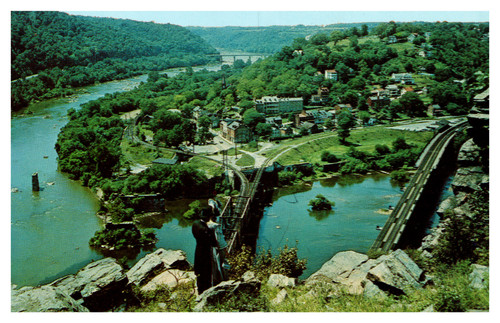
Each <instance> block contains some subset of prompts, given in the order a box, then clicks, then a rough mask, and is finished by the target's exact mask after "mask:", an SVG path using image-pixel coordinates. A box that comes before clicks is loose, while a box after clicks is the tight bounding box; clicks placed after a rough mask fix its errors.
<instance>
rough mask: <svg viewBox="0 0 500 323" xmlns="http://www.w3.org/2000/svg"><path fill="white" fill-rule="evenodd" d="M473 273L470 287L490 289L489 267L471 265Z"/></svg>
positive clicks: (470, 277) (470, 276)
mask: <svg viewBox="0 0 500 323" xmlns="http://www.w3.org/2000/svg"><path fill="white" fill-rule="evenodd" d="M471 267H472V272H471V273H470V275H469V279H470V284H469V286H470V287H472V288H475V289H483V288H488V278H489V273H490V269H489V267H486V266H482V265H478V264H473V265H471Z"/></svg>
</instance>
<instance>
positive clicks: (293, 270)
mask: <svg viewBox="0 0 500 323" xmlns="http://www.w3.org/2000/svg"><path fill="white" fill-rule="evenodd" d="M297 251H298V249H297V248H296V247H293V248H290V247H288V245H285V246H284V247H283V248H280V249H279V253H278V254H277V255H275V256H273V255H272V253H271V250H267V251H264V252H261V253H259V254H257V255H254V254H253V253H252V251H251V249H250V248H249V247H247V246H245V245H244V246H243V247H242V248H241V251H240V252H238V253H236V254H234V255H231V256H230V257H229V258H228V262H229V264H230V265H231V268H230V270H229V278H230V279H238V278H240V277H241V276H242V275H243V274H244V273H245V272H246V271H248V270H252V271H254V272H255V274H256V275H257V276H258V277H259V278H261V279H267V278H269V276H270V275H271V274H281V275H285V276H287V277H299V276H300V275H302V273H303V272H304V270H305V269H306V264H307V260H306V259H299V258H298V255H297Z"/></svg>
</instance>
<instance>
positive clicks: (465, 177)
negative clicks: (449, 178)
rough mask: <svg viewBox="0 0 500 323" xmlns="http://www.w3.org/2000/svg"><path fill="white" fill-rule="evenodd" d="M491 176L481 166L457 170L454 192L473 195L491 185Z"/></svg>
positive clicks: (453, 186)
mask: <svg viewBox="0 0 500 323" xmlns="http://www.w3.org/2000/svg"><path fill="white" fill-rule="evenodd" d="M489 181H490V180H489V176H488V174H485V173H484V171H483V169H482V168H481V167H479V166H470V167H462V168H459V169H457V172H456V174H455V178H454V179H453V182H452V183H451V186H452V188H453V192H454V193H455V194H458V192H465V193H471V192H473V191H477V190H480V189H481V188H482V187H485V186H488V185H489Z"/></svg>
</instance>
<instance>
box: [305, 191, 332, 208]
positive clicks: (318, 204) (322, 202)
mask: <svg viewBox="0 0 500 323" xmlns="http://www.w3.org/2000/svg"><path fill="white" fill-rule="evenodd" d="M309 206H311V207H312V209H313V210H315V211H318V210H331V209H332V206H335V202H331V201H328V200H327V198H326V197H324V196H323V195H321V194H318V195H316V198H314V199H312V200H310V201H309Z"/></svg>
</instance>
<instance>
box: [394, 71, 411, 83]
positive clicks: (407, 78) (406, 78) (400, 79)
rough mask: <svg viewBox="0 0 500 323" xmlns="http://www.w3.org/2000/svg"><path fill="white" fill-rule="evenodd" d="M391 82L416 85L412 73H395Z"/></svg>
mask: <svg viewBox="0 0 500 323" xmlns="http://www.w3.org/2000/svg"><path fill="white" fill-rule="evenodd" d="M391 80H392V81H394V82H396V83H403V84H415V81H414V80H413V76H412V75H411V74H410V73H393V74H392V76H391Z"/></svg>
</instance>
